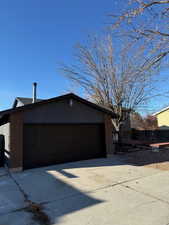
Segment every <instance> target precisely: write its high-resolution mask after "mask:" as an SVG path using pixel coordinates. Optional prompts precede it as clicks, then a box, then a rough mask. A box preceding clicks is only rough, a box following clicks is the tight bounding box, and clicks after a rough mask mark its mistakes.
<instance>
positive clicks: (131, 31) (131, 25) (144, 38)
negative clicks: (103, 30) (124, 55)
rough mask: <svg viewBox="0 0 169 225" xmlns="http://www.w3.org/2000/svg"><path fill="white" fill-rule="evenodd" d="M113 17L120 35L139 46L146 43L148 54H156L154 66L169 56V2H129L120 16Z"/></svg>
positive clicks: (141, 0)
mask: <svg viewBox="0 0 169 225" xmlns="http://www.w3.org/2000/svg"><path fill="white" fill-rule="evenodd" d="M111 16H112V17H113V28H116V29H117V28H118V29H117V30H118V31H119V35H120V34H122V35H123V36H127V37H128V38H130V39H131V40H132V41H133V43H135V44H138V45H140V43H143V42H144V44H145V42H146V45H147V52H150V51H151V52H154V54H153V58H152V62H153V63H154V64H155V63H158V62H160V61H161V59H164V58H165V57H166V56H167V55H168V54H169V1H168V0H157V1H154V0H128V1H126V6H124V9H123V10H122V11H121V12H120V14H119V15H111ZM117 30H116V31H117ZM118 31H117V32H118Z"/></svg>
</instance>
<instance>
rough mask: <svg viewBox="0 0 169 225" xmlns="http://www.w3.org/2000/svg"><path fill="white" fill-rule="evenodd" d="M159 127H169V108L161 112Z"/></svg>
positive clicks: (158, 118)
mask: <svg viewBox="0 0 169 225" xmlns="http://www.w3.org/2000/svg"><path fill="white" fill-rule="evenodd" d="M156 117H157V121H158V127H165V128H169V110H166V111H163V112H161V113H159V114H158V115H157V116H156Z"/></svg>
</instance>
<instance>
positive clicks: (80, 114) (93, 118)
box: [24, 99, 104, 124]
mask: <svg viewBox="0 0 169 225" xmlns="http://www.w3.org/2000/svg"><path fill="white" fill-rule="evenodd" d="M24 122H25V123H48V124H49V123H66V124H67V123H104V113H102V112H100V111H98V110H96V109H93V108H91V107H89V106H87V105H85V104H83V103H80V102H78V101H76V100H73V105H72V106H70V103H69V100H67V99H66V100H62V101H60V102H56V103H55V102H54V103H49V104H45V105H41V106H39V107H36V108H33V109H31V110H27V111H25V113H24Z"/></svg>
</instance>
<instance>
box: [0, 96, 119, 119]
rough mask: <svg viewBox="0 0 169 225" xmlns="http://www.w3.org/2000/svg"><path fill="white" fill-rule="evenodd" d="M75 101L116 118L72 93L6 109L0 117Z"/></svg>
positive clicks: (105, 109)
mask: <svg viewBox="0 0 169 225" xmlns="http://www.w3.org/2000/svg"><path fill="white" fill-rule="evenodd" d="M70 98H71V99H75V100H77V101H79V102H81V103H83V104H86V105H88V106H90V107H92V108H94V109H96V110H99V111H101V112H104V113H106V114H109V115H111V116H112V117H114V118H115V117H116V115H115V113H113V112H112V111H111V110H109V109H107V108H104V107H102V106H99V105H97V104H95V103H92V102H89V101H87V100H86V99H83V98H81V97H79V96H77V95H75V94H73V93H69V94H66V95H61V96H59V97H55V98H50V99H46V100H42V101H39V102H35V103H31V104H26V105H24V106H20V107H16V108H12V109H8V110H4V111H1V112H0V117H1V118H2V117H3V116H7V115H10V114H12V113H15V112H19V111H25V110H28V109H31V108H34V107H38V106H40V105H44V104H47V103H52V102H57V101H60V100H65V99H70Z"/></svg>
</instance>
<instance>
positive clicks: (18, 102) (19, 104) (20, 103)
mask: <svg viewBox="0 0 169 225" xmlns="http://www.w3.org/2000/svg"><path fill="white" fill-rule="evenodd" d="M23 105H24V104H23V103H22V102H21V101H19V100H17V104H16V107H20V106H23Z"/></svg>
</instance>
